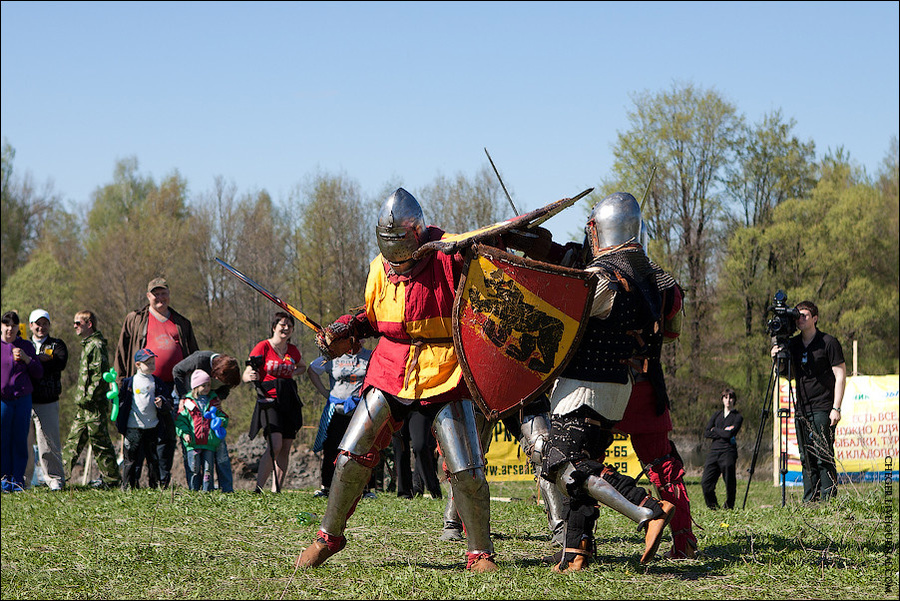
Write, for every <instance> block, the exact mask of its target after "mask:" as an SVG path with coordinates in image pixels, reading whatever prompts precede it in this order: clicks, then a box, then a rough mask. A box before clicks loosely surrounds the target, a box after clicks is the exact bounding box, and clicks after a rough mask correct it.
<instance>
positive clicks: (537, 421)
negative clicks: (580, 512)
mask: <svg viewBox="0 0 900 601" xmlns="http://www.w3.org/2000/svg"><path fill="white" fill-rule="evenodd" d="M549 440H550V421H549V419H548V416H547V415H546V414H543V413H541V414H537V415H531V416H526V417H525V418H524V419H523V421H522V438H520V439H519V446H521V447H522V450H523V451H525V454H526V456H527V457H528V460H529V461H531V465H532V466H533V467H534V475H535V476H536V477H537V483H538V488H539V489H540V491H541V498H542V499H543V500H544V507H545V508H546V509H547V522H548V524H549V525H550V531H551V532H552V533H553V540H554V542H559V543H561V542H562V541H563V538H564V537H565V515H566V514H565V511H566V509H565V497H564V496H563V494H562V493H561V492H560V490H559V488H558V487H557V486H555V485H554V484H553V483H552V482H550V481H549V480H547V479H545V478H542V477H541V470H542V469H543V455H544V449H545V448H546V447H547V446H548V444H549Z"/></svg>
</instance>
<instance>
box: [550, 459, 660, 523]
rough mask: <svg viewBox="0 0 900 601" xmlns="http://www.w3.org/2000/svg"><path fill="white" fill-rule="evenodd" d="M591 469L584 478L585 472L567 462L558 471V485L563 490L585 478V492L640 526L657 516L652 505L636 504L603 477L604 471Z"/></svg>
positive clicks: (583, 484) (582, 485) (583, 486)
mask: <svg viewBox="0 0 900 601" xmlns="http://www.w3.org/2000/svg"><path fill="white" fill-rule="evenodd" d="M591 471H592V473H590V474H588V475H587V478H584V474H583V473H581V472H579V470H577V469H576V467H575V466H574V465H572V463H567V464H566V465H565V466H564V467H563V469H561V470H559V472H558V476H557V486H559V487H560V488H561V489H563V490H568V487H570V486H573V485H575V486H577V483H578V480H583V483H582V484H581V487H582V488H583V489H584V491H585V492H587V493H588V494H589V495H590V496H591V497H593V498H594V499H595V500H596V501H598V502H600V503H602V504H603V505H606V506H607V507H609V508H610V509H614V510H616V511H618V512H619V513H621V514H622V515H624V516H625V517H627V518H628V519H630V520H631V521H633V522H635V523H636V524H638V526H640V525H642V524H644V523H645V522H647V521H648V520H651V519H653V518H654V517H655V516H654V513H655V512H654V510H653V509H652V508H651V507H644V506H640V505H635V504H634V503H632V502H631V501H629V500H628V499H626V498H625V496H624V495H622V493H621V492H619V491H618V490H616V488H615V487H614V486H613V485H612V484H611V483H610V482H607V481H606V480H605V479H604V478H603V476H602V471H600V473H593V472H597V471H598V470H591Z"/></svg>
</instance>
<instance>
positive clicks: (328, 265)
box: [0, 83, 900, 438]
mask: <svg viewBox="0 0 900 601" xmlns="http://www.w3.org/2000/svg"><path fill="white" fill-rule="evenodd" d="M632 103H633V104H632V108H631V110H630V111H629V114H628V124H629V126H628V128H627V129H626V130H625V131H622V132H619V133H618V136H617V139H616V141H615V143H614V145H613V154H614V164H613V165H612V168H611V170H610V172H609V173H608V174H606V175H605V176H604V175H603V174H598V179H599V180H600V181H601V183H600V184H599V185H598V186H597V188H596V189H595V191H594V192H593V194H592V195H590V196H589V197H587V198H585V199H583V200H582V201H581V202H580V203H579V204H580V206H581V207H582V209H581V210H583V211H584V214H585V215H587V214H588V212H589V210H590V207H591V206H593V204H594V203H596V202H597V201H598V200H600V199H601V198H603V197H604V196H605V195H606V194H608V193H611V192H613V191H617V190H623V191H629V192H631V193H632V194H634V195H635V197H636V198H639V199H641V200H642V203H643V211H644V215H645V219H646V221H647V225H648V230H649V235H650V242H649V244H648V249H647V250H648V253H649V254H650V256H651V258H652V259H653V260H655V261H656V262H657V263H659V264H660V265H661V266H662V267H663V268H665V269H667V270H668V271H670V272H671V273H673V275H675V276H676V278H677V279H678V281H679V283H680V284H681V285H682V287H683V288H684V290H685V297H686V304H685V325H684V331H683V334H682V336H681V338H680V341H679V342H678V343H676V344H675V345H670V347H669V348H667V349H666V355H665V357H664V362H665V368H666V372H667V378H668V382H669V385H670V387H671V391H670V393H671V396H672V398H673V417H674V419H675V422H676V428H677V429H678V430H680V431H681V432H683V433H688V432H690V433H691V434H694V435H696V436H697V437H698V438H699V436H701V434H700V432H701V430H702V427H703V425H704V424H705V420H706V418H707V417H708V414H709V413H710V412H711V411H712V410H713V409H714V408H715V405H714V401H715V400H716V399H717V398H718V392H719V391H720V390H721V389H722V388H723V387H724V386H725V385H729V386H732V387H733V388H735V389H736V390H738V391H739V398H741V399H744V400H749V401H752V402H750V403H745V406H744V409H745V411H747V410H751V409H752V410H756V409H759V408H760V402H761V401H762V398H761V397H762V396H764V392H765V390H766V385H767V382H768V379H769V375H770V372H771V358H770V356H769V353H768V349H769V346H770V344H771V340H770V339H769V336H768V334H767V332H766V322H767V320H768V319H769V317H770V314H769V311H768V309H769V307H770V305H771V303H772V297H773V296H774V294H775V292H776V291H777V290H779V289H780V290H784V291H785V292H786V293H787V295H788V300H789V303H790V305H791V306H793V305H795V304H796V303H798V302H800V301H801V300H805V299H811V300H814V301H815V302H816V303H817V305H818V306H819V308H820V313H821V317H820V324H821V329H823V330H825V331H827V332H829V333H831V334H833V335H835V336H837V337H838V339H839V340H841V342H842V343H843V345H844V349H845V353H846V354H847V360H848V368H850V369H852V367H853V366H852V365H851V363H850V362H851V355H850V353H851V350H850V349H851V342H852V341H857V342H858V344H859V349H860V353H859V357H858V370H859V372H860V373H863V374H871V375H877V374H886V373H897V371H898V340H900V332H898V322H900V319H898V317H900V316H898V305H900V298H898V281H900V278H898V265H900V256H898V246H900V244H898V240H900V237H898V212H900V211H898V148H897V139H896V137H894V138H893V139H892V140H890V141H889V148H888V150H887V151H886V154H885V159H884V162H883V164H882V166H881V168H880V170H879V172H878V173H876V174H872V175H870V174H868V173H866V172H865V170H864V169H862V168H860V167H858V166H856V165H854V163H853V162H852V161H851V160H850V158H849V156H847V155H846V153H845V152H844V151H843V150H842V149H837V150H834V151H829V152H827V153H826V154H825V155H824V156H823V157H821V158H818V159H817V158H816V153H815V145H814V143H813V142H812V141H809V140H807V141H803V140H800V139H798V137H797V136H796V135H795V134H794V128H795V126H796V123H795V121H794V120H792V119H786V118H785V117H784V116H783V115H782V114H781V112H780V111H777V110H776V111H773V112H772V113H770V114H767V115H765V116H764V117H763V118H762V119H761V120H760V121H759V122H757V123H748V122H747V119H746V118H745V117H744V116H743V115H742V114H740V113H739V111H738V109H737V108H736V107H735V106H734V105H733V104H732V103H731V102H729V101H728V100H727V99H725V98H724V97H723V96H722V95H721V94H719V93H718V92H717V91H715V90H714V89H702V88H698V87H696V86H694V85H691V84H679V83H675V84H673V85H672V86H671V88H669V89H666V90H663V91H659V92H642V93H637V94H634V95H633V96H632ZM2 159H3V163H2V217H3V218H2V226H0V229H2V240H0V243H2V253H0V254H2V261H0V284H2V310H3V311H7V310H13V309H14V310H17V311H18V312H19V314H20V316H27V315H28V313H29V312H30V311H31V310H32V309H34V308H36V307H41V308H44V309H47V310H48V311H49V312H50V314H51V316H52V318H53V335H55V336H58V337H60V338H63V339H64V340H65V341H66V342H67V343H68V344H69V346H70V348H71V349H73V350H77V349H78V348H80V347H79V346H78V341H77V339H76V337H75V335H74V334H73V333H72V331H71V328H70V327H69V323H70V322H69V319H70V317H71V316H72V315H74V313H75V312H76V311H78V310H82V309H90V310H92V311H94V312H95V313H97V314H98V316H99V325H100V329H101V330H102V331H103V332H104V334H105V336H106V337H107V339H109V341H110V345H111V346H114V345H115V342H116V340H117V337H118V334H119V331H120V329H121V324H122V321H123V319H124V317H125V315H126V314H127V313H128V312H129V311H131V310H133V309H137V308H139V307H141V306H143V305H144V304H145V303H146V299H145V296H144V293H145V291H146V283H147V282H148V281H149V280H150V279H151V278H153V277H156V276H159V275H162V276H164V277H166V278H167V280H168V281H169V286H170V289H171V292H172V301H171V302H172V306H173V307H174V308H175V309H177V310H178V311H179V312H181V313H182V314H184V315H186V316H187V317H188V318H190V319H191V320H192V322H193V324H194V329H195V331H196V333H197V338H198V342H199V344H200V346H201V348H205V349H215V350H217V351H220V352H224V353H228V354H232V355H234V356H236V357H238V358H239V359H243V358H246V355H247V353H248V352H249V350H250V348H252V346H253V345H254V344H255V343H256V342H258V341H259V340H261V339H263V338H265V337H267V336H268V334H269V324H270V323H271V319H272V314H273V312H274V311H275V310H276V307H275V305H273V304H272V303H271V302H270V301H268V300H266V299H265V298H263V297H262V296H260V295H259V294H257V293H256V292H255V291H253V290H251V289H250V288H249V287H248V286H246V285H244V284H243V283H241V282H240V281H238V280H237V279H236V278H234V277H233V276H231V275H230V274H228V273H227V272H226V271H225V270H224V269H222V268H221V266H219V265H218V264H216V263H215V261H214V258H216V257H219V258H221V259H222V260H224V261H226V262H228V263H229V264H231V265H233V266H235V267H237V268H238V269H240V270H241V271H244V272H245V273H247V274H248V275H250V276H251V277H253V278H254V279H255V280H256V281H258V282H259V283H260V284H261V285H263V286H264V287H266V288H268V289H269V290H271V291H272V292H273V293H275V294H276V295H278V296H280V297H281V298H283V299H285V300H286V301H288V302H289V303H291V304H292V305H294V306H296V307H298V308H299V309H301V310H302V311H303V312H304V313H306V314H307V315H309V316H310V317H311V318H312V319H313V320H315V321H317V322H319V323H322V324H326V323H329V322H330V321H331V320H333V319H334V318H336V317H338V316H339V315H341V314H343V313H345V312H346V311H348V310H349V309H351V308H353V307H356V306H360V305H362V303H363V291H364V288H365V280H366V274H367V272H368V266H369V262H370V261H371V260H372V258H373V257H374V256H375V254H377V246H376V244H375V236H374V223H375V219H376V217H377V212H378V208H379V207H380V205H381V203H382V202H383V200H384V199H385V198H386V197H387V196H388V194H390V192H391V191H392V190H393V189H395V188H397V187H398V186H400V185H402V182H391V181H388V182H386V183H385V185H384V186H383V188H382V189H380V190H375V191H363V190H361V189H360V187H359V185H358V183H357V182H356V181H355V180H353V178H352V177H350V176H348V175H347V174H344V173H338V174H335V173H322V172H318V173H313V174H309V175H307V176H306V177H305V179H304V180H303V181H302V182H300V183H298V184H297V186H296V187H295V188H294V189H293V190H292V191H291V192H290V193H289V194H288V196H287V197H286V198H284V199H273V198H272V197H271V196H270V195H269V193H268V192H267V191H266V190H265V189H261V190H253V191H243V192H242V191H239V190H238V189H237V187H236V185H235V184H233V183H230V182H228V180H227V179H226V178H225V177H222V176H220V177H218V178H216V180H215V182H214V184H213V185H212V187H211V188H210V189H207V190H202V191H199V192H196V193H189V186H188V182H187V181H186V180H185V179H184V178H183V177H182V176H181V175H180V174H179V173H178V172H177V171H175V172H173V173H171V174H170V175H168V176H166V177H164V178H163V179H162V180H161V181H159V182H157V181H155V180H154V179H153V178H152V177H150V176H147V175H143V174H141V172H140V169H139V165H138V160H137V158H136V157H131V158H127V159H124V160H120V161H118V162H117V163H116V165H115V166H114V169H113V174H112V178H111V181H109V182H108V183H103V184H99V185H98V187H97V188H96V189H95V190H94V192H93V193H92V194H91V197H90V199H89V201H88V202H87V203H86V204H85V205H84V206H80V207H77V208H76V209H75V210H67V209H66V208H65V207H64V205H63V203H62V199H61V196H60V195H59V194H58V193H56V192H55V191H54V190H53V189H52V186H50V185H44V186H43V187H40V186H37V185H36V184H35V182H34V181H33V180H32V178H31V177H30V176H29V175H25V176H19V174H18V173H16V172H15V170H14V162H15V150H14V148H13V146H12V145H11V144H10V143H9V142H8V141H6V140H4V145H3V153H2ZM410 192H412V193H413V194H414V195H415V196H416V197H417V198H418V199H419V200H420V202H421V203H422V205H423V207H424V208H425V212H426V217H427V219H428V221H429V222H430V223H433V224H435V225H438V226H440V227H442V228H443V229H445V230H447V231H450V232H462V231H467V230H471V229H475V228H477V227H480V226H483V225H486V224H489V223H493V222H495V221H499V220H501V219H505V218H508V217H509V216H511V215H510V209H509V207H508V205H507V204H506V200H505V196H504V194H503V191H502V188H501V186H500V184H499V182H498V180H497V178H496V177H495V176H494V174H493V172H492V171H491V169H490V167H489V166H488V164H487V161H486V162H485V165H484V166H483V167H482V168H481V169H480V170H479V171H478V172H477V173H475V174H472V175H466V174H462V173H458V174H456V175H455V176H449V177H448V176H444V175H438V176H436V177H435V179H434V180H433V181H432V182H431V183H430V184H428V185H426V186H424V187H423V188H422V189H411V190H410ZM569 210H579V209H575V208H572V209H569ZM560 242H565V240H562V241H560ZM303 329H304V328H303V326H302V325H299V324H298V330H297V335H296V336H295V340H294V342H295V344H297V345H298V347H300V350H301V352H303V354H304V357H305V358H307V359H309V360H311V359H312V358H314V357H315V356H316V354H317V351H316V348H315V345H314V342H313V336H312V335H311V332H310V333H308V334H307V333H305V332H304V331H303ZM75 371H76V369H74V368H73V367H71V366H70V368H69V369H68V370H67V372H65V373H64V376H65V378H66V379H67V380H66V382H67V383H68V384H70V385H71V384H72V383H73V382H74V379H75V376H76V375H77V374H75V373H74V372H75ZM301 393H302V395H303V396H304V398H303V400H304V402H305V403H306V405H307V410H306V411H305V414H306V419H307V423H310V420H311V419H316V418H317V417H318V409H319V408H321V399H317V398H316V395H315V393H314V391H313V390H312V387H311V386H310V387H306V386H303V387H301ZM242 395H243V396H239V399H241V400H240V402H241V403H242V404H243V405H246V407H250V406H252V399H251V395H252V392H251V391H249V390H248V391H242ZM65 398H66V397H65V396H64V398H63V400H64V401H65ZM62 405H63V412H64V415H63V420H64V421H66V417H67V413H66V410H65V406H66V405H67V404H66V403H65V402H64V403H63V404H62ZM242 411H246V413H247V415H249V409H245V410H244V409H242ZM241 421H242V420H240V419H239V420H238V423H239V424H240V423H241Z"/></svg>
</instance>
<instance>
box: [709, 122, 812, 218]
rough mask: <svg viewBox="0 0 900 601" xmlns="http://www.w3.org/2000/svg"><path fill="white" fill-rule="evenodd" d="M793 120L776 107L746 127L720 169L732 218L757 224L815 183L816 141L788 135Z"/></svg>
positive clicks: (793, 123) (791, 128) (793, 124)
mask: <svg viewBox="0 0 900 601" xmlns="http://www.w3.org/2000/svg"><path fill="white" fill-rule="evenodd" d="M795 126H796V121H795V120H793V119H790V120H788V121H785V120H784V119H783V117H782V115H781V111H780V110H777V111H774V112H772V113H770V114H768V115H765V116H764V117H763V119H762V121H761V122H760V123H758V124H756V125H754V126H752V127H748V128H746V129H745V130H744V132H743V133H742V134H741V137H740V138H739V139H738V140H737V144H736V145H735V160H734V162H732V163H730V164H729V165H728V166H727V167H726V169H725V195H726V197H727V198H728V199H730V201H731V203H732V206H733V207H735V215H734V223H735V224H741V225H744V226H751V225H759V224H762V223H766V222H768V221H769V220H770V219H771V213H772V210H773V209H774V208H775V207H776V206H778V205H779V204H781V203H782V202H784V201H785V200H787V199H788V198H804V197H805V196H806V195H807V194H808V193H809V191H810V190H811V189H812V188H813V186H814V185H815V181H816V180H815V175H816V173H815V168H816V165H815V144H814V143H813V142H811V141H810V142H806V143H804V142H801V141H800V140H798V139H797V137H796V136H794V135H792V133H791V132H792V130H793V129H794V127H795Z"/></svg>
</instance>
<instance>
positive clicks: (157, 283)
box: [113, 278, 199, 487]
mask: <svg viewBox="0 0 900 601" xmlns="http://www.w3.org/2000/svg"><path fill="white" fill-rule="evenodd" d="M142 348H148V349H150V350H151V351H153V352H154V353H155V354H156V356H157V360H156V369H155V370H154V372H153V375H154V376H156V377H157V378H159V379H160V380H162V382H163V383H165V384H167V385H168V387H169V388H168V390H166V391H164V394H171V393H172V390H173V388H174V378H173V376H172V368H173V367H175V365H176V364H177V363H178V362H179V361H181V360H182V359H184V358H185V357H187V356H189V355H190V354H191V353H193V352H194V351H197V350H199V347H198V345H197V339H196V338H195V337H194V328H193V326H191V322H190V320H189V319H188V318H186V317H184V316H183V315H181V314H180V313H178V312H177V311H176V310H175V309H173V308H171V307H170V306H169V284H168V283H167V282H166V280H165V279H163V278H154V279H152V280H150V282H149V283H148V284H147V305H146V306H145V307H144V308H142V309H138V310H135V311H131V312H130V313H129V314H128V315H126V316H125V322H124V323H123V324H122V332H121V334H119V344H118V345H117V347H116V358H115V362H114V364H113V367H114V369H115V370H116V374H117V376H118V378H119V381H121V379H122V378H127V377H129V376H133V375H134V362H133V361H131V360H130V358H131V357H133V356H134V353H136V352H137V351H138V350H140V349H142ZM174 406H176V407H177V406H178V403H177V401H176V402H175V403H174ZM159 417H160V420H159V421H160V427H159V444H158V448H157V452H158V453H159V484H160V486H162V487H166V486H168V485H169V482H170V481H171V479H172V461H173V460H174V457H175V415H174V413H173V414H171V415H168V414H166V412H165V411H163V412H160V416H159ZM152 479H154V480H155V477H153V478H152Z"/></svg>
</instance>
